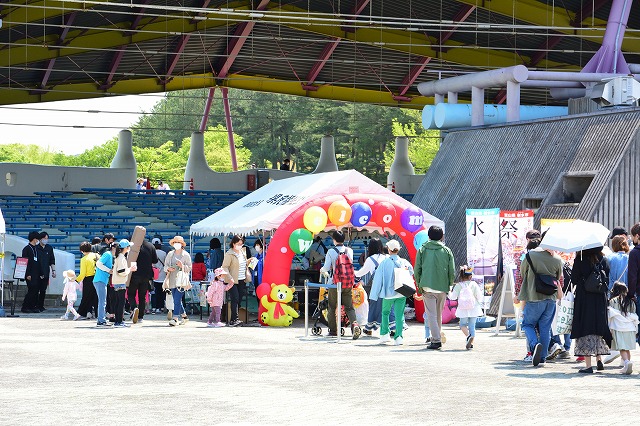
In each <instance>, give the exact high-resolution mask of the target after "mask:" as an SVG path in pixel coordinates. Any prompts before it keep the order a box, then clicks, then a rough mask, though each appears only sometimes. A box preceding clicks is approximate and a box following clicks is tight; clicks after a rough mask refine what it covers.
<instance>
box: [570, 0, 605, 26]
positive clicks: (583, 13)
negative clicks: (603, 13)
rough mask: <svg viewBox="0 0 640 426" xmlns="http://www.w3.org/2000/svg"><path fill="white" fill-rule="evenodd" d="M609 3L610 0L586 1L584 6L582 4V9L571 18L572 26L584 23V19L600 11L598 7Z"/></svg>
mask: <svg viewBox="0 0 640 426" xmlns="http://www.w3.org/2000/svg"><path fill="white" fill-rule="evenodd" d="M607 3H609V0H594V1H586V2H584V6H582V9H580V10H579V11H578V12H576V16H575V17H574V18H573V19H572V20H571V22H570V23H569V24H570V25H571V26H572V27H579V26H580V25H581V24H582V21H584V20H585V19H587V18H588V17H590V16H593V14H595V13H596V12H597V11H598V9H600V8H601V7H602V6H604V5H605V4H607Z"/></svg>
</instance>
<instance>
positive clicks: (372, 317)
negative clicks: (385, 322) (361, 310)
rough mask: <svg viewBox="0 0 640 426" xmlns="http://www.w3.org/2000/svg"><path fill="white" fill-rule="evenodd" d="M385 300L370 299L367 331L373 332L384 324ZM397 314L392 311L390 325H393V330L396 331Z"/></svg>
mask: <svg viewBox="0 0 640 426" xmlns="http://www.w3.org/2000/svg"><path fill="white" fill-rule="evenodd" d="M383 300H384V299H378V300H371V299H369V315H368V316H367V325H365V326H364V328H365V330H367V331H373V330H377V329H378V327H379V326H380V324H382V301H383ZM395 322H396V313H395V312H394V311H393V310H391V316H390V317H389V324H390V325H392V327H391V330H392V331H395Z"/></svg>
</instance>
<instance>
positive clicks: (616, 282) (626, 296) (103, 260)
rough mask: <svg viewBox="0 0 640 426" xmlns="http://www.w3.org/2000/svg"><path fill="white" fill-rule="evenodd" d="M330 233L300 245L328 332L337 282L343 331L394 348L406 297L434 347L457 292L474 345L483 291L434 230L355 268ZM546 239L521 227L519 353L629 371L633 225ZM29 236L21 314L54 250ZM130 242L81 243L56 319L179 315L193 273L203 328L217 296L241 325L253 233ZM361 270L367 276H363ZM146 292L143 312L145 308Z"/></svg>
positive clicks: (42, 286) (39, 307) (35, 297)
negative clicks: (573, 248)
mask: <svg viewBox="0 0 640 426" xmlns="http://www.w3.org/2000/svg"><path fill="white" fill-rule="evenodd" d="M330 235H331V239H332V243H333V245H332V247H330V248H327V247H326V246H325V245H324V242H323V241H322V240H321V239H320V238H316V239H315V240H314V242H313V244H312V249H313V250H309V251H308V253H314V254H313V255H310V256H309V257H308V258H307V261H308V262H309V264H310V265H311V264H317V266H318V268H319V271H320V274H321V276H323V277H325V278H326V280H325V282H326V283H327V284H328V285H331V284H333V283H334V282H335V284H336V286H335V287H334V288H329V290H328V292H327V293H328V312H327V320H328V336H330V337H333V336H337V333H338V331H339V330H338V328H339V325H338V324H337V321H336V314H335V313H336V310H337V308H338V306H337V301H338V297H337V294H338V291H340V293H341V294H340V296H341V301H342V302H341V303H342V305H343V307H344V311H345V315H346V317H347V319H348V322H349V323H350V326H351V332H352V338H353V339H358V338H359V337H360V336H361V334H362V333H364V334H366V335H369V336H371V335H372V334H373V333H374V332H375V331H377V330H378V329H379V330H380V342H381V343H383V344H384V343H387V342H391V341H393V343H394V344H395V345H402V344H403V331H404V330H405V329H406V325H405V321H404V314H405V307H406V304H407V297H412V298H413V301H412V302H413V304H414V306H415V304H416V303H422V304H423V305H424V311H425V317H424V319H425V324H424V328H425V339H426V344H427V349H430V350H438V349H441V348H442V346H443V345H444V344H445V343H446V336H445V335H444V333H443V332H442V313H443V308H444V305H445V302H446V301H447V300H457V301H458V308H457V310H456V316H457V318H459V327H460V330H461V331H462V333H463V334H464V336H465V339H466V340H465V342H466V343H465V348H466V349H467V350H471V349H473V348H474V342H475V338H476V331H475V328H476V322H477V319H478V317H480V316H482V315H483V310H482V302H483V297H484V294H483V290H482V289H480V287H479V286H478V284H477V283H476V282H475V281H474V280H472V276H473V268H471V267H469V266H467V265H461V266H459V267H458V268H456V266H455V261H454V256H453V254H452V252H451V250H450V249H449V248H448V247H447V246H446V245H445V244H444V231H443V230H442V228H440V227H438V226H431V227H430V228H429V230H428V237H429V239H428V241H427V242H425V243H424V244H423V245H422V246H421V247H420V248H419V249H418V251H417V254H416V258H415V262H414V263H413V264H411V263H410V262H409V261H408V260H406V259H402V258H401V257H400V256H399V253H400V250H401V244H400V242H399V241H397V240H395V239H391V240H389V241H387V242H386V244H383V243H382V241H381V240H380V239H378V238H372V239H371V240H370V242H369V244H368V248H367V253H366V256H364V258H363V259H362V267H361V268H360V269H359V270H355V269H354V266H353V250H352V249H351V248H350V247H347V246H346V245H345V234H344V233H343V232H341V231H339V230H336V231H332V232H331V234H330ZM544 237H545V234H544V233H543V234H541V233H540V232H539V231H537V230H530V231H529V232H527V234H526V239H527V247H526V252H525V253H523V255H522V257H521V258H520V259H518V260H517V273H516V285H515V288H514V300H513V302H514V304H516V305H521V306H522V305H523V309H522V329H523V331H524V334H525V336H526V347H527V354H526V356H525V358H524V360H525V361H526V362H531V363H532V365H533V366H539V365H544V364H545V363H546V362H547V361H550V360H553V359H555V358H562V359H568V358H570V357H571V354H570V349H571V347H572V346H573V348H574V355H575V356H576V359H577V361H579V362H584V368H581V369H580V370H579V371H580V373H583V374H590V373H593V371H594V368H593V367H594V366H593V364H592V358H594V357H595V363H596V364H595V368H596V370H603V369H604V364H607V363H610V362H612V361H613V360H615V359H617V358H618V357H620V358H621V364H620V367H621V368H620V372H621V373H622V374H631V372H632V371H633V363H632V361H631V353H630V351H631V350H634V349H635V345H636V342H637V341H638V322H639V321H638V315H637V311H638V306H637V300H638V299H637V295H638V291H640V281H639V280H640V277H639V275H638V272H639V270H640V223H637V224H635V225H634V226H633V227H632V228H631V230H630V235H628V234H627V232H626V230H624V229H622V228H615V229H614V231H613V232H612V235H611V236H610V240H611V242H610V248H609V247H608V246H606V245H603V246H601V247H595V248H589V249H585V250H582V251H579V252H577V253H575V256H574V257H568V259H569V260H566V259H567V257H566V256H565V260H563V258H561V257H560V256H559V255H558V253H556V252H554V251H552V250H549V249H545V248H542V247H541V243H542V241H544ZM28 239H29V244H28V245H27V246H25V247H24V249H23V251H22V257H24V258H26V259H27V260H28V264H27V272H26V282H27V294H26V296H25V298H24V302H23V305H22V312H25V313H30V312H42V311H44V310H45V308H44V297H45V293H46V289H47V285H48V282H49V279H50V277H55V274H56V270H55V257H54V255H53V249H52V248H51V246H50V245H49V244H48V234H47V233H46V232H42V233H38V232H35V231H34V232H31V233H29V236H28ZM132 245H133V243H132V242H131V241H129V240H128V239H121V240H119V241H116V239H115V237H114V235H113V234H110V233H107V234H105V235H104V236H103V238H102V239H98V240H97V241H94V242H93V244H91V243H89V242H83V243H82V244H80V252H81V253H82V258H81V261H80V272H79V274H78V275H77V276H76V275H75V272H74V271H65V272H64V278H65V288H64V292H63V296H62V297H63V300H66V302H67V311H66V312H65V315H64V316H63V318H65V319H66V318H69V315H73V319H74V320H77V319H80V318H87V319H91V318H95V319H96V321H97V326H98V327H105V326H110V325H111V324H112V323H113V325H114V326H115V327H128V326H129V325H128V324H127V323H126V322H125V316H126V315H127V314H128V315H129V319H130V320H131V322H132V323H133V324H136V323H139V322H142V321H143V319H144V314H145V312H147V313H152V314H156V313H161V312H167V320H168V321H169V325H171V326H178V325H182V324H184V323H185V322H186V320H187V319H188V317H187V316H186V313H185V311H184V300H183V296H184V291H185V290H188V289H189V288H190V286H191V282H192V281H198V282H203V283H205V289H206V300H207V301H208V303H209V305H210V306H211V308H212V312H211V315H210V316H209V318H208V320H207V326H209V327H221V326H223V325H225V324H224V323H223V322H222V321H221V320H222V312H221V311H222V306H223V304H224V302H225V299H227V297H228V299H229V305H230V314H229V318H227V321H228V324H229V325H231V326H237V325H240V324H242V321H241V320H240V318H239V308H240V306H241V305H242V301H243V298H246V297H247V295H248V292H247V287H248V286H249V285H251V283H252V282H253V283H255V284H254V285H256V284H259V283H261V282H262V273H263V269H264V258H265V247H264V243H263V242H262V241H261V240H259V239H258V240H256V241H255V243H254V245H253V251H252V250H251V249H250V248H249V247H248V246H247V245H246V244H245V240H244V237H242V236H239V235H235V236H233V237H232V238H231V240H230V244H229V249H228V250H227V251H226V252H224V251H223V250H222V244H221V242H220V240H219V239H218V238H213V239H211V241H210V244H209V247H210V248H209V250H208V251H207V252H206V253H197V254H196V256H195V257H194V259H193V262H192V258H191V255H190V254H189V253H188V252H187V251H186V242H185V240H184V238H183V237H181V236H179V235H177V236H175V237H174V238H172V239H171V240H170V241H169V246H165V245H164V244H163V241H162V238H161V237H160V236H156V237H154V238H153V239H152V240H151V242H148V241H144V242H143V243H142V244H141V246H140V250H139V252H138V255H137V261H136V262H129V261H128V260H127V253H128V252H129V251H130V250H131V247H132ZM632 246H633V248H631V247H632ZM315 253H317V255H316V254H315ZM316 256H317V258H316ZM401 272H403V273H401ZM404 275H408V276H413V279H411V280H409V281H410V282H408V283H406V282H405V281H407V280H404V279H403V278H401V277H402V276H404ZM545 277H546V278H545ZM363 278H366V279H365V280H363V281H361V280H362V279H363ZM414 283H415V284H414ZM594 283H595V284H594ZM360 284H364V290H365V292H366V294H367V298H368V302H369V310H368V315H367V317H366V323H365V324H363V326H361V325H360V324H359V323H358V321H357V319H356V313H355V309H354V306H353V300H352V294H353V293H352V290H353V288H354V287H355V286H358V285H360ZM401 284H402V286H405V285H408V286H409V287H410V291H409V292H408V293H406V292H403V291H402V289H401V288H400V287H401ZM549 285H550V286H551V287H548V286H549ZM207 286H208V289H207V288H206V287H207ZM545 286H546V287H545ZM77 290H81V291H82V299H81V302H80V305H79V307H78V310H77V311H76V310H75V307H74V305H75V302H76V300H77V298H78V296H77ZM567 293H571V294H572V295H573V296H574V297H573V298H572V299H573V300H574V302H573V303H574V305H573V322H572V328H571V333H570V334H565V335H555V333H554V330H553V329H552V322H553V320H554V316H555V315H556V307H557V303H556V302H557V301H559V300H562V299H563V297H564V295H565V294H567ZM227 295H228V296H227ZM149 296H150V297H149ZM147 301H150V306H149V310H147V309H145V308H146V303H147ZM363 322H364V321H363Z"/></svg>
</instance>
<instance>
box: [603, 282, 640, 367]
mask: <svg viewBox="0 0 640 426" xmlns="http://www.w3.org/2000/svg"><path fill="white" fill-rule="evenodd" d="M608 314H609V329H611V334H612V335H613V343H612V345H611V349H612V350H617V351H620V356H621V357H622V360H623V362H624V364H623V366H622V368H621V369H620V374H631V373H632V371H633V364H632V363H631V352H629V351H630V350H632V349H635V348H636V331H637V330H638V315H637V314H636V306H635V303H633V301H632V300H631V299H629V298H627V287H626V286H625V285H624V284H621V283H618V282H616V283H615V284H613V288H612V289H611V298H610V299H609V309H608Z"/></svg>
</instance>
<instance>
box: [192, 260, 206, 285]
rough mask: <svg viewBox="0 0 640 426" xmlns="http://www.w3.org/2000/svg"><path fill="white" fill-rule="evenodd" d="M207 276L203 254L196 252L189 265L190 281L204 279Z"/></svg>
mask: <svg viewBox="0 0 640 426" xmlns="http://www.w3.org/2000/svg"><path fill="white" fill-rule="evenodd" d="M206 278H207V265H205V263H204V255H203V254H202V253H196V257H195V259H194V260H193V265H191V281H204V280H205V279H206Z"/></svg>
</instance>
